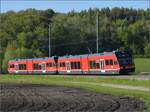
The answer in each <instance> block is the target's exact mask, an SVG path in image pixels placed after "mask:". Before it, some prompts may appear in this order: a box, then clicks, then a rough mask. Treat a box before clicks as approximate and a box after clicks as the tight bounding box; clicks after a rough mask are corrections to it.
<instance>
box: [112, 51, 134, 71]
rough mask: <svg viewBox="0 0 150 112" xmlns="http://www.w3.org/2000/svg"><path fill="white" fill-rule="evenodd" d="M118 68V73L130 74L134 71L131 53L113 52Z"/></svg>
mask: <svg viewBox="0 0 150 112" xmlns="http://www.w3.org/2000/svg"><path fill="white" fill-rule="evenodd" d="M115 54H116V57H117V60H118V62H119V66H120V73H121V74H122V73H130V72H134V71H135V64H134V60H133V57H132V53H131V52H129V51H117V52H115Z"/></svg>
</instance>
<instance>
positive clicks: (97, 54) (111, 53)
mask: <svg viewBox="0 0 150 112" xmlns="http://www.w3.org/2000/svg"><path fill="white" fill-rule="evenodd" d="M113 54H114V52H103V53H95V54H83V55H68V56H62V57H59V59H64V58H80V57H87V56H111V55H113Z"/></svg>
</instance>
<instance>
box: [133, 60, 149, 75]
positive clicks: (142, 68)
mask: <svg viewBox="0 0 150 112" xmlns="http://www.w3.org/2000/svg"><path fill="white" fill-rule="evenodd" d="M134 62H135V67H136V71H135V73H138V74H139V73H141V72H149V73H150V68H149V67H150V58H136V59H135V60H134Z"/></svg>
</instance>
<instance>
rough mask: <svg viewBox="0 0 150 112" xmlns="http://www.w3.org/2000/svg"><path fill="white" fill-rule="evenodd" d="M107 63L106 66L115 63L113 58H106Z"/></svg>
mask: <svg viewBox="0 0 150 112" xmlns="http://www.w3.org/2000/svg"><path fill="white" fill-rule="evenodd" d="M105 65H106V66H110V65H114V62H113V59H106V60H105Z"/></svg>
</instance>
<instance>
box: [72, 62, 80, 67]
mask: <svg viewBox="0 0 150 112" xmlns="http://www.w3.org/2000/svg"><path fill="white" fill-rule="evenodd" d="M71 69H81V64H80V62H71Z"/></svg>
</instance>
